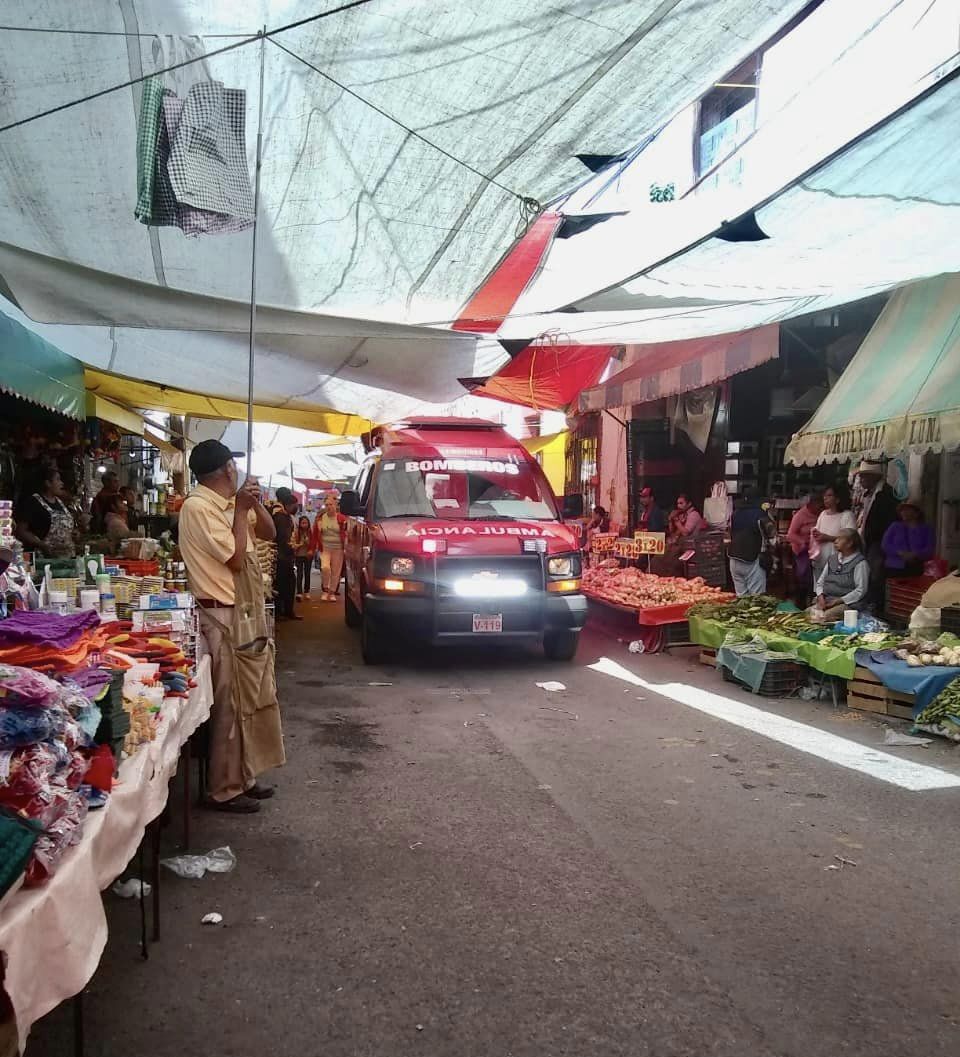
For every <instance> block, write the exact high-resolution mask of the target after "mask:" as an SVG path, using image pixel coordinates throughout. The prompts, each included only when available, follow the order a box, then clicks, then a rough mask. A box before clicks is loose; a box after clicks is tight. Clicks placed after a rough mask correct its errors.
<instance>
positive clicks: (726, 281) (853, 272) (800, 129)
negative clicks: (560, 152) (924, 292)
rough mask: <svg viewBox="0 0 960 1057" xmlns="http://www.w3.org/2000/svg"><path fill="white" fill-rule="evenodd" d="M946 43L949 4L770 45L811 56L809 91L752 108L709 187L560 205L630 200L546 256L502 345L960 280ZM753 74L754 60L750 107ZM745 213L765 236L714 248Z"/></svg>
mask: <svg viewBox="0 0 960 1057" xmlns="http://www.w3.org/2000/svg"><path fill="white" fill-rule="evenodd" d="M828 16H830V17H832V18H833V19H834V21H836V20H837V19H838V18H841V19H842V20H843V21H844V23H850V22H851V20H853V24H848V25H845V26H844V25H839V24H838V25H837V26H836V27H834V28H836V30H837V33H838V34H839V33H840V32H841V30H843V31H844V32H845V33H846V34H847V36H846V37H842V36H841V37H839V40H838V39H834V37H832V36H830V35H829V34H828V35H827V36H826V37H824V36H823V33H824V30H825V28H826V27H825V26H823V25H820V22H822V21H823V20H824V19H826V18H827V17H828ZM958 29H960V12H958V8H957V5H956V0H933V2H932V3H931V2H930V0H900V2H898V3H894V2H893V0H882V3H880V2H878V3H877V4H874V5H844V4H843V3H842V2H841V0H834V2H833V3H832V4H831V2H830V0H828V2H827V3H826V4H824V5H823V7H822V8H820V9H818V11H816V12H815V13H814V14H813V15H811V16H810V18H809V19H808V20H807V21H806V22H804V23H802V24H801V26H800V27H798V28H797V29H795V30H794V31H793V32H792V33H791V34H790V35H789V36H787V37H786V38H784V41H783V42H781V43H780V44H778V45H775V46H774V49H773V51H774V52H775V51H776V49H778V48H783V47H784V46H786V45H788V44H789V45H790V46H791V47H792V48H793V49H794V50H795V51H799V52H800V53H801V55H800V56H798V57H802V55H806V56H808V57H809V63H810V66H811V69H810V72H809V73H806V72H805V73H804V74H803V75H802V76H809V78H810V80H809V82H808V83H806V84H804V83H803V80H802V76H801V80H800V82H799V83H800V85H801V86H802V87H799V88H797V90H796V91H795V94H794V95H793V96H788V97H787V98H786V99H785V100H784V99H783V96H784V94H785V93H786V89H781V91H780V93H779V94H778V95H777V96H776V99H777V102H776V103H775V104H768V109H770V108H771V107H772V109H773V112H772V113H768V114H766V116H764V113H763V107H762V106H761V111H760V117H761V119H762V123H761V124H760V126H759V127H758V129H757V131H756V133H755V134H754V135H753V137H752V138H751V139H750V140H749V141H748V142H747V143H746V144H745V145H744V146H743V147H741V148H739V149H738V151H737V152H736V154H735V155H734V156H733V157H732V158H731V159H729V160H728V161H727V162H725V163H724V164H723V165H721V166H720V169H719V171H718V180H719V182H720V185H721V186H720V187H719V188H717V187H713V186H700V187H695V188H693V189H692V190H691V191H690V193H689V194H687V195H686V196H685V197H682V198H681V200H679V201H676V202H670V203H650V202H643V203H636V198H637V195H638V194H639V192H640V187H639V186H638V181H637V180H634V181H633V183H632V184H630V191H629V193H628V194H627V196H626V197H625V193H626V192H625V191H624V189H623V188H622V187H621V186H620V182H621V181H620V179H619V178H617V179H612V178H611V177H610V176H608V177H607V178H606V183H601V182H600V181H599V178H598V180H597V181H595V183H596V184H597V185H598V186H599V188H600V190H599V191H598V190H597V188H596V187H594V188H593V189H592V190H591V188H584V189H582V191H581V192H579V193H578V194H575V195H573V196H571V199H570V200H569V204H568V206H567V207H566V208H568V209H572V210H576V209H577V208H582V209H587V208H589V211H591V212H604V211H613V210H617V209H624V208H625V207H629V205H630V204H631V200H630V196H631V195H632V197H633V201H634V203H636V204H637V208H635V209H630V210H629V212H627V213H626V215H623V216H614V217H611V218H610V219H608V220H606V221H605V222H604V223H602V224H599V225H597V226H596V227H594V228H593V229H591V230H589V231H586V232H584V233H583V234H580V235H577V236H576V237H574V238H571V239H568V240H565V241H560V242H557V243H555V244H554V248H553V249H552V250H551V253H550V256H549V257H548V259H547V262H546V264H545V266H544V268H543V269H542V271H541V273H540V275H539V277H538V279H537V280H536V281H535V282H534V283H532V284H531V285H530V287H529V288H528V289H527V291H526V292H525V294H524V295H523V296H522V297H521V298H520V299H519V300H518V302H517V304H516V306H515V309H514V315H513V318H511V319H510V320H508V321H507V322H506V323H505V324H504V326H503V327H502V328H501V331H500V336H501V337H503V338H507V339H521V338H530V337H532V336H535V335H537V334H540V333H543V332H544V331H558V332H559V333H560V334H564V335H569V336H570V337H571V338H572V340H575V341H578V342H583V343H590V342H597V341H609V342H611V343H649V342H656V341H672V340H678V339H683V338H690V337H700V336H705V335H709V334H717V333H728V332H732V331H736V330H744V329H749V328H753V327H756V326H761V325H764V324H767V323H772V322H777V321H779V320H783V319H788V318H792V317H793V316H796V315H800V314H804V313H808V312H812V311H816V310H818V309H822V308H828V307H831V306H833V305H837V304H842V303H845V302H849V301H853V300H857V299H859V298H862V297H865V296H869V295H871V294H874V293H878V292H881V291H886V290H890V289H892V288H894V287H896V286H898V285H900V284H901V283H903V282H907V281H911V280H913V279H916V278H923V277H927V276H933V275H937V274H940V273H943V272H949V271H953V270H955V269H956V268H957V267H960V250H958V245H960V243H958V235H960V213H958V210H957V208H956V207H957V205H958V204H960V183H958V181H957V179H956V173H957V171H958V163H960V140H958V137H957V136H956V133H955V115H956V112H957V105H958V101H960V84H958V83H957V79H956V78H957V74H956V70H955V69H952V67H955V66H956V56H955V55H954V54H953V53H954V52H955V50H956V40H957V36H956V34H957V31H958ZM938 30H939V32H938ZM818 32H819V34H820V35H819V36H817V35H816V34H817V33H818ZM811 34H813V37H812V39H808V38H810V37H811ZM795 36H796V37H798V38H802V39H799V40H798V41H797V42H794V40H793V38H794V37H795ZM818 41H823V42H824V46H823V47H822V48H820V47H819V46H814V45H817V42H818ZM802 46H804V47H802ZM824 52H826V54H827V55H828V57H829V61H827V62H824V59H823V53H824ZM796 59H797V57H794V61H793V66H794V67H796V66H797V61H796ZM885 59H886V60H890V61H885ZM891 62H892V65H891ZM770 68H771V70H773V69H775V65H774V64H773V63H772V62H771V64H770ZM766 70H767V64H766V60H765V65H764V79H762V80H761V88H760V94H759V97H758V98H759V100H760V102H761V103H762V102H763V100H764V99H765V93H766V92H767V91H768V89H767V82H766V79H765V78H766ZM798 76H800V75H798ZM938 78H939V79H938ZM654 146H655V145H654ZM641 163H642V154H641V155H640V156H638V158H637V159H636V161H635V162H633V163H632V167H634V168H637V169H638V170H642V164H641ZM738 165H742V167H743V175H742V179H740V180H739V181H733V182H730V183H726V184H725V183H724V170H725V168H726V167H733V166H738ZM643 190H644V191H645V190H646V188H645V187H644V188H643ZM587 203H589V207H588V205H587ZM750 213H754V214H755V219H756V222H757V224H758V226H759V228H760V229H761V231H762V232H763V233H764V234H766V235H767V236H769V238H768V239H766V240H762V241H725V240H724V239H721V238H718V237H716V234H717V233H719V232H720V230H721V228H722V226H723V225H724V223H725V222H727V221H736V220H737V219H738V218H741V217H743V216H744V215H749V214H750ZM658 262H659V263H658ZM558 309H562V310H563V311H557V310H558Z"/></svg>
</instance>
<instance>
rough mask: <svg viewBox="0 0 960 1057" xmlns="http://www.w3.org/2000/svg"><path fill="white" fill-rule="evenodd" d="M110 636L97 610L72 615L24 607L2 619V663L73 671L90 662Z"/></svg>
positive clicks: (0, 636) (0, 632)
mask: <svg viewBox="0 0 960 1057" xmlns="http://www.w3.org/2000/svg"><path fill="white" fill-rule="evenodd" d="M106 639H107V636H106V632H105V631H104V630H103V629H102V628H101V626H100V617H99V615H98V614H97V613H95V612H94V611H93V610H83V611H81V612H79V613H72V614H70V615H68V616H59V615H58V614H56V613H41V612H31V611H27V610H21V611H18V612H16V613H14V614H13V615H12V616H11V617H8V618H7V619H6V620H4V621H3V622H0V664H15V665H22V666H23V667H29V668H39V669H42V670H43V671H47V672H69V671H71V670H72V669H74V668H78V667H81V666H83V665H85V664H87V663H88V661H89V659H90V655H91V654H94V653H97V652H99V651H100V650H101V649H102V648H103V646H104V644H105V642H106Z"/></svg>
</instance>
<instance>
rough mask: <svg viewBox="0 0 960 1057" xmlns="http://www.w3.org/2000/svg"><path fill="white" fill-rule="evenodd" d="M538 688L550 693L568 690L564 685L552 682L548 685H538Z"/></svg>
mask: <svg viewBox="0 0 960 1057" xmlns="http://www.w3.org/2000/svg"><path fill="white" fill-rule="evenodd" d="M537 686H539V687H540V689H541V690H546V691H547V692H548V693H555V692H557V691H560V690H566V686H564V684H563V683H555V682H553V681H552V680H551V681H550V682H546V683H537Z"/></svg>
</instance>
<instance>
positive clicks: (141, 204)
mask: <svg viewBox="0 0 960 1057" xmlns="http://www.w3.org/2000/svg"><path fill="white" fill-rule="evenodd" d="M245 121H246V93H245V92H244V91H242V90H240V89H234V88H224V86H223V84H222V83H221V82H219V81H202V82H200V83H199V84H195V85H194V86H193V87H192V88H191V89H190V91H189V92H188V93H187V97H186V99H181V98H180V97H179V96H177V95H176V94H175V93H174V92H171V91H169V90H167V89H164V88H163V87H162V86H161V85H160V82H159V81H158V80H156V79H155V78H152V79H150V80H148V81H146V82H144V92H143V98H142V101H141V106H140V122H139V126H138V130H137V191H138V197H137V208H136V210H135V212H134V215H135V216H136V218H137V219H138V220H139V221H141V223H144V224H148V225H151V226H153V227H178V228H180V229H181V230H182V231H183V233H184V234H185V235H190V236H195V235H212V234H225V233H228V232H238V231H245V230H246V229H247V228H250V227H252V226H253V219H254V207H253V192H252V190H251V188H250V175H249V172H248V170H247V154H246V136H245Z"/></svg>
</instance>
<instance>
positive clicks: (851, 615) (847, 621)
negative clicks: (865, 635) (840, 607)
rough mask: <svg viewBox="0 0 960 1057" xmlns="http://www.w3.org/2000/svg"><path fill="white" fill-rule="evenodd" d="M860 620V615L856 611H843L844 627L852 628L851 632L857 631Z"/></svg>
mask: <svg viewBox="0 0 960 1057" xmlns="http://www.w3.org/2000/svg"><path fill="white" fill-rule="evenodd" d="M859 620H860V613H859V612H858V611H857V610H856V609H845V610H844V611H843V626H844V627H845V628H850V630H851V631H856V630H857V622H858V621H859Z"/></svg>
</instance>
